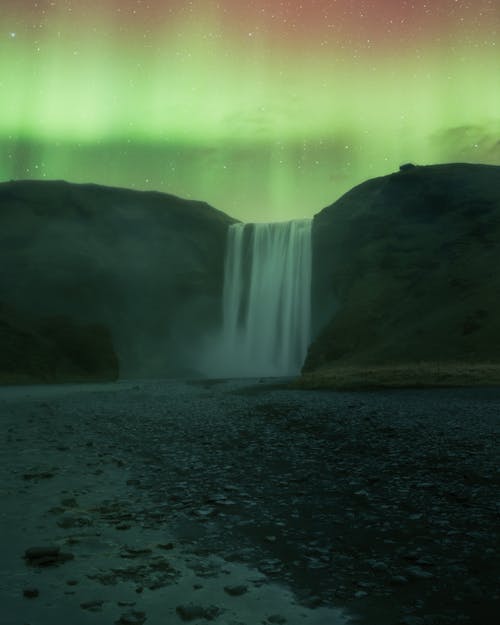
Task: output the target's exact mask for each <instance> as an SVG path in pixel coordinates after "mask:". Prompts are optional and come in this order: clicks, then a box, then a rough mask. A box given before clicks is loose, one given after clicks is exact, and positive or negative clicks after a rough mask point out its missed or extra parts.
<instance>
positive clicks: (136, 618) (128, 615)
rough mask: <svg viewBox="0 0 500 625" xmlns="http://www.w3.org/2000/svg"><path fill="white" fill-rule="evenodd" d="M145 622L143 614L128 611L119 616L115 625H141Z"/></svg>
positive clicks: (144, 614)
mask: <svg viewBox="0 0 500 625" xmlns="http://www.w3.org/2000/svg"><path fill="white" fill-rule="evenodd" d="M146 620H147V618H146V613H145V612H138V611H136V610H130V611H129V612H125V613H124V614H122V615H121V616H120V618H119V619H118V620H117V621H115V625H143V623H145V622H146Z"/></svg>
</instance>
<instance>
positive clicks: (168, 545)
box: [156, 543, 174, 551]
mask: <svg viewBox="0 0 500 625" xmlns="http://www.w3.org/2000/svg"><path fill="white" fill-rule="evenodd" d="M156 546H157V547H158V549H164V550H165V551H170V550H172V549H173V548H174V543H158V544H157V545H156Z"/></svg>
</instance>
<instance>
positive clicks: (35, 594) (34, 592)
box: [23, 588, 40, 599]
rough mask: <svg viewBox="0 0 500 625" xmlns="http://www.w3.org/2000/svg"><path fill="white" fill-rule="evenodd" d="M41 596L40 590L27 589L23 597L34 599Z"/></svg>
mask: <svg viewBox="0 0 500 625" xmlns="http://www.w3.org/2000/svg"><path fill="white" fill-rule="evenodd" d="M39 594H40V591H39V590H38V588H25V589H24V590H23V596H24V597H26V598H27V599H34V598H35V597H38V595H39Z"/></svg>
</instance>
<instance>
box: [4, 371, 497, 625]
mask: <svg viewBox="0 0 500 625" xmlns="http://www.w3.org/2000/svg"><path fill="white" fill-rule="evenodd" d="M0 418H1V428H2V445H1V448H0V458H1V466H2V475H1V501H0V511H1V512H0V514H1V517H0V519H1V526H0V529H1V532H0V535H1V540H2V543H3V544H2V567H1V573H0V575H1V577H0V622H1V623H2V625H27V624H29V625H49V624H50V625H62V624H63V623H64V624H67V623H71V624H72V625H84V624H85V625H86V624H91V623H93V624H96V625H101V624H102V625H104V624H108V623H118V624H120V625H137V624H142V623H146V624H147V625H167V624H168V625H170V624H174V625H175V623H179V624H181V623H183V622H193V623H194V624H195V625H196V624H198V623H204V622H205V623H206V622H213V623H216V624H218V625H219V624H220V625H254V624H260V623H265V624H269V625H271V624H273V623H274V624H284V623H288V624H289V625H295V624H299V623H304V624H311V625H337V624H341V623H348V622H349V623H350V622H352V623H354V622H356V623H363V624H366V625H395V624H401V625H455V624H458V623H470V624H478V625H479V624H482V625H489V624H490V623H491V624H493V623H496V622H497V620H496V618H497V617H498V614H499V613H500V600H499V590H498V584H497V582H498V579H499V572H500V565H499V562H498V555H497V554H498V547H499V544H498V543H499V541H498V528H499V525H500V523H499V521H500V495H499V479H500V469H499V467H500V464H499V453H498V433H499V430H500V389H495V388H490V389H470V390H468V389H462V390H457V389H440V390H437V389H436V390H429V391H424V390H418V391H411V390H398V391H379V392H364V393H348V392H343V393H340V392H329V391H323V392H322V391H300V390H289V389H285V388H280V387H279V386H278V385H273V383H272V382H267V381H266V382H260V383H259V382H258V381H255V383H252V382H251V381H246V382H228V381H226V382H219V381H211V382H165V381H158V382H153V381H147V382H138V383H135V382H121V383H116V384H107V385H104V384H103V385H94V386H53V387H49V386H46V387H18V388H12V387H11V388H9V387H4V388H2V389H0ZM35 547H36V548H41V549H40V550H38V551H37V550H33V549H32V548H35Z"/></svg>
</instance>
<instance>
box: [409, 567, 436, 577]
mask: <svg viewBox="0 0 500 625" xmlns="http://www.w3.org/2000/svg"><path fill="white" fill-rule="evenodd" d="M405 573H406V574H407V576H408V577H409V578H410V579H432V578H433V577H434V575H433V574H432V573H430V572H429V571H424V569H423V568H421V567H420V566H408V567H406V569H405Z"/></svg>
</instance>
